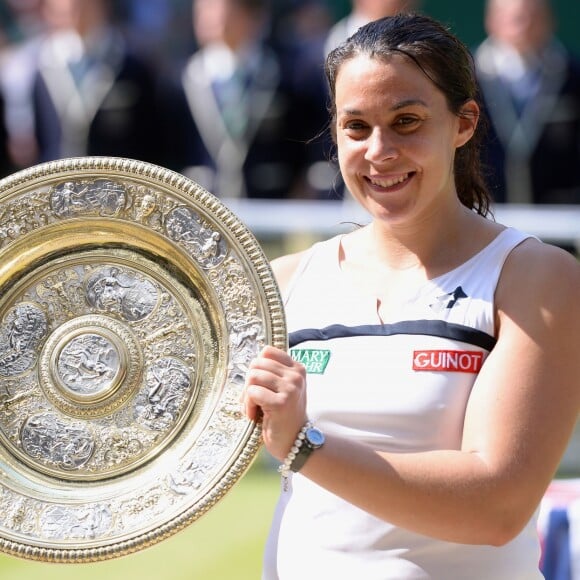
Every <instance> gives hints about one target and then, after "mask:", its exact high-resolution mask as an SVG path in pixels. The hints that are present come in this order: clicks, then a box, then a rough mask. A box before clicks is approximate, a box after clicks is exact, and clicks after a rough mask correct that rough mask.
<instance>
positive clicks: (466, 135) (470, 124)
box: [455, 99, 479, 147]
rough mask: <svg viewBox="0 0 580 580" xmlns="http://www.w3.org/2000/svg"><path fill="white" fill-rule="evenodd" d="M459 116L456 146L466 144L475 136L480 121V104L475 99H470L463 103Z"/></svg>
mask: <svg viewBox="0 0 580 580" xmlns="http://www.w3.org/2000/svg"><path fill="white" fill-rule="evenodd" d="M458 117H459V126H458V131H457V136H456V139H455V147H461V146H463V145H465V144H466V143H467V142H468V141H469V140H470V139H471V137H473V134H474V133H475V129H476V128H477V123H478V121H479V105H478V104H477V103H476V102H475V101H474V100H473V99H469V101H466V102H465V103H464V104H463V105H462V107H461V110H460V111H459V115H458Z"/></svg>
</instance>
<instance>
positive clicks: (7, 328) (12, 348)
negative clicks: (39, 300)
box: [0, 303, 48, 377]
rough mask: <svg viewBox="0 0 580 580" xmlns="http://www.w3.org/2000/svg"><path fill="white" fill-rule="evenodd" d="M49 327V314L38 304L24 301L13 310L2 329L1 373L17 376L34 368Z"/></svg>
mask: <svg viewBox="0 0 580 580" xmlns="http://www.w3.org/2000/svg"><path fill="white" fill-rule="evenodd" d="M47 329H48V322H47V319H46V315H45V313H44V312H43V311H42V310H41V309H40V308H39V307H38V306H36V305H34V304H30V303H21V304H18V305H16V306H14V307H13V308H12V309H10V310H9V311H8V314H7V315H6V317H5V318H4V324H3V325H2V328H1V330H0V376H4V377H9V376H14V375H16V374H20V373H22V372H25V371H27V370H29V369H30V368H32V367H33V366H34V364H35V362H36V356H37V353H36V349H37V347H38V345H39V344H40V342H41V340H42V339H43V338H44V337H45V336H46V333H47Z"/></svg>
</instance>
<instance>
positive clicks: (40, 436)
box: [20, 413, 95, 470]
mask: <svg viewBox="0 0 580 580" xmlns="http://www.w3.org/2000/svg"><path fill="white" fill-rule="evenodd" d="M20 440H21V442H22V448H23V449H24V451H25V452H26V453H27V454H28V455H29V456H30V457H32V458H33V459H40V460H42V461H43V462H47V463H51V464H53V465H55V466H57V467H60V468H61V469H66V470H74V469H79V468H81V467H83V466H84V465H86V464H87V463H88V461H89V460H90V459H91V457H92V455H93V452H94V450H95V442H94V440H93V438H92V436H91V434H90V432H89V431H88V430H87V429H85V428H84V427H83V426H82V425H81V424H79V423H67V422H65V421H64V420H62V419H61V418H59V417H57V416H56V415H54V414H52V413H43V414H41V415H35V416H32V417H29V418H28V419H27V420H26V421H25V422H24V424H23V425H22V429H21V432H20Z"/></svg>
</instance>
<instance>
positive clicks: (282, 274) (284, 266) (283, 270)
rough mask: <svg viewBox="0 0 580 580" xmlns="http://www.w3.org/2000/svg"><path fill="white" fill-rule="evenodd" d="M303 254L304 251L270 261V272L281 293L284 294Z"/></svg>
mask: <svg viewBox="0 0 580 580" xmlns="http://www.w3.org/2000/svg"><path fill="white" fill-rule="evenodd" d="M305 253H306V250H304V251H302V252H296V253H294V254H286V255H284V256H280V257H279V258H275V259H274V260H272V262H271V265H272V270H273V272H274V276H275V277H276V281H277V282H278V286H279V287H280V291H281V292H284V291H285V290H286V288H287V287H288V284H289V283H290V280H291V279H292V276H293V275H294V272H296V268H297V267H298V264H299V263H300V260H301V259H302V257H303V256H304V254H305Z"/></svg>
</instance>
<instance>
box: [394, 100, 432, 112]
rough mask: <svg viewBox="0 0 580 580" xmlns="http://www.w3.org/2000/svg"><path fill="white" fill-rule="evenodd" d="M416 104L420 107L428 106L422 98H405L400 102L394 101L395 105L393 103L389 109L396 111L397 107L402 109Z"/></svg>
mask: <svg viewBox="0 0 580 580" xmlns="http://www.w3.org/2000/svg"><path fill="white" fill-rule="evenodd" d="M417 105H419V106H420V107H428V105H427V103H426V102H425V101H423V100H422V99H406V100H404V101H401V102H400V103H396V104H395V105H393V107H391V110H392V111H398V110H399V109H404V108H405V107H412V106H417Z"/></svg>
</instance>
